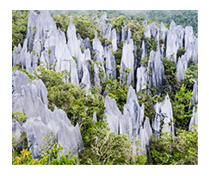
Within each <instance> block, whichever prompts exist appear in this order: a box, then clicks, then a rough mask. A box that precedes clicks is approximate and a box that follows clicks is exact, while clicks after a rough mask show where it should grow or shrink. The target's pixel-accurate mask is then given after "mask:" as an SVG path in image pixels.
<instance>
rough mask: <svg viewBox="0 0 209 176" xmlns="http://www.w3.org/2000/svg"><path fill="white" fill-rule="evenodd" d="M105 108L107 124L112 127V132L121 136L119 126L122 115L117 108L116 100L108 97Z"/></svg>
mask: <svg viewBox="0 0 209 176" xmlns="http://www.w3.org/2000/svg"><path fill="white" fill-rule="evenodd" d="M104 107H105V110H104V114H105V115H106V116H107V123H108V125H109V127H110V131H111V132H114V133H115V134H119V124H120V119H121V116H122V114H121V112H120V110H119V109H118V107H117V104H116V101H115V99H112V98H110V97H109V96H106V97H105V100H104Z"/></svg>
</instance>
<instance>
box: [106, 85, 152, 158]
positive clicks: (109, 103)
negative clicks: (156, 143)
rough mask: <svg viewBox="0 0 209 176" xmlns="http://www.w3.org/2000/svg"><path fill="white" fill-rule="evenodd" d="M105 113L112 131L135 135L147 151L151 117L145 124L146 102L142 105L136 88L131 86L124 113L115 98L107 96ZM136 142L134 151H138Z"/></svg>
mask: <svg viewBox="0 0 209 176" xmlns="http://www.w3.org/2000/svg"><path fill="white" fill-rule="evenodd" d="M104 106H105V114H106V115H107V122H108V124H109V127H110V130H111V132H114V133H116V134H128V137H129V139H131V138H132V137H135V138H136V139H140V140H141V141H142V142H141V143H140V147H142V148H145V151H144V152H143V154H146V153H147V150H146V146H147V145H149V140H150V136H151V135H152V129H151V126H150V123H149V119H148V118H146V120H145V122H144V126H142V123H143V121H144V104H143V105H142V106H141V107H140V106H139V104H138V99H137V97H136V93H135V90H134V89H133V87H132V86H130V87H129V90H128V95H127V103H126V104H125V105H124V112H123V114H122V113H121V112H120V110H119V109H118V107H117V105H116V102H115V100H114V99H111V98H110V97H108V96H106V98H105V104H104ZM136 148H137V146H136V143H135V142H134V145H133V152H134V153H136Z"/></svg>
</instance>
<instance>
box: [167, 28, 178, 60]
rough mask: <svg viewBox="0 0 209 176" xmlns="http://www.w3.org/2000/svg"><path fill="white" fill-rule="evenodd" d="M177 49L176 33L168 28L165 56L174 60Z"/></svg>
mask: <svg viewBox="0 0 209 176" xmlns="http://www.w3.org/2000/svg"><path fill="white" fill-rule="evenodd" d="M177 51H178V41H177V34H176V32H175V31H174V30H168V33H167V40H166V57H167V58H168V59H170V60H174V61H175V62H176V55H177Z"/></svg>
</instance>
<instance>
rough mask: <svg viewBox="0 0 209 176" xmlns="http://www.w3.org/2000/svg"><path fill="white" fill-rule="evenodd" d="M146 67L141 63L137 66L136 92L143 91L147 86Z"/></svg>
mask: <svg viewBox="0 0 209 176" xmlns="http://www.w3.org/2000/svg"><path fill="white" fill-rule="evenodd" d="M147 79H148V78H147V69H146V68H144V67H143V65H142V66H141V67H139V68H137V83H136V92H139V91H143V90H145V89H146V88H147Z"/></svg>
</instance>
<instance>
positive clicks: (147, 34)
mask: <svg viewBox="0 0 209 176" xmlns="http://www.w3.org/2000/svg"><path fill="white" fill-rule="evenodd" d="M145 37H148V38H151V32H150V26H149V25H147V26H146V28H145V30H144V34H143V38H145ZM146 45H147V43H146V42H145V41H144V39H143V40H142V48H141V51H140V56H141V58H144V57H145V56H146V55H147V54H148V51H147V48H146Z"/></svg>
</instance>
